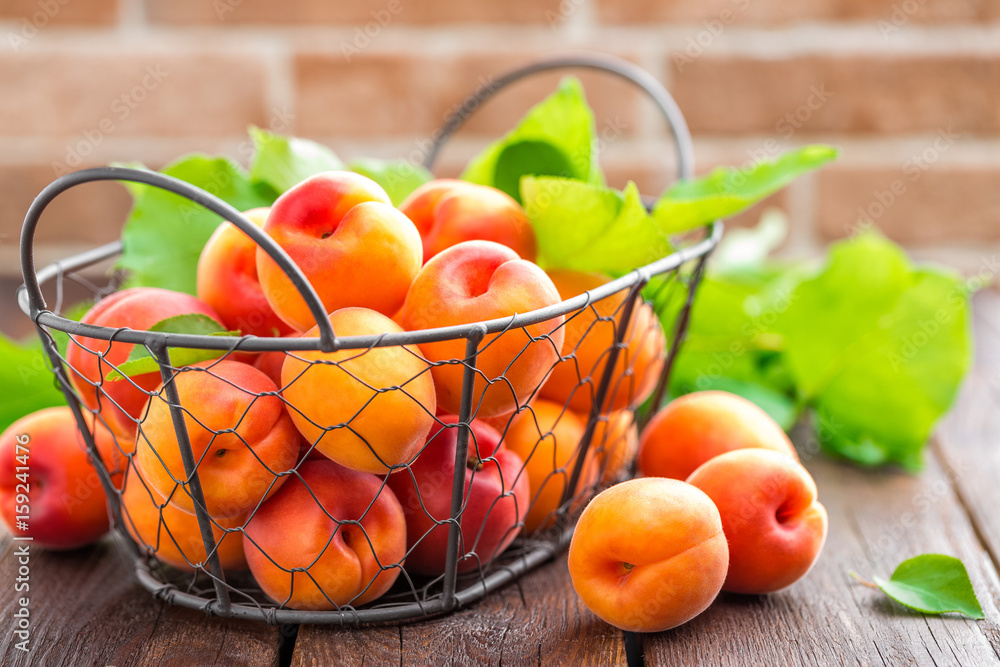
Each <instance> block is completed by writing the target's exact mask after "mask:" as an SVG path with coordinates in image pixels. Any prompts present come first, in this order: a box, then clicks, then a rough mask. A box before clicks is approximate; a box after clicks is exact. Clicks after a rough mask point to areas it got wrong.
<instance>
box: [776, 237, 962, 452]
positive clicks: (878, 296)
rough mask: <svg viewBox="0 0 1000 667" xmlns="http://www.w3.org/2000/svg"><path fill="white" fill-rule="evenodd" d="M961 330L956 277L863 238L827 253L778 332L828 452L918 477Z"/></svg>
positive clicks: (947, 389) (950, 395)
mask: <svg viewBox="0 0 1000 667" xmlns="http://www.w3.org/2000/svg"><path fill="white" fill-rule="evenodd" d="M969 322H970V310H969V298H968V294H967V292H966V290H965V288H964V284H963V283H962V281H961V279H960V277H959V276H957V275H954V274H952V273H946V272H943V271H937V270H932V269H927V268H918V267H914V266H913V265H912V264H911V263H910V261H909V259H908V258H907V257H906V255H905V254H904V253H903V252H902V250H900V249H899V248H898V247H897V246H895V245H894V244H892V243H891V242H889V241H888V240H886V239H884V238H882V237H881V236H878V235H876V234H866V235H863V236H861V237H858V238H856V239H854V240H851V241H845V242H841V243H838V244H836V245H835V246H833V248H832V249H831V252H830V258H829V261H828V263H827V265H826V266H825V268H824V269H823V270H822V271H821V272H820V273H819V274H818V275H817V276H815V277H814V278H812V279H810V280H806V281H804V282H803V283H802V284H801V285H799V287H798V288H797V289H796V291H795V293H794V294H793V297H792V299H791V306H790V307H789V308H788V309H787V311H786V312H785V313H784V315H783V317H782V318H781V320H780V321H779V322H778V323H777V325H776V329H777V331H778V332H780V334H781V335H782V336H784V339H785V361H786V367H787V368H788V370H789V373H790V375H791V377H792V380H793V381H794V383H795V385H796V387H797V388H798V391H799V394H800V399H801V400H802V401H803V402H809V403H811V404H813V405H814V406H815V407H816V410H817V414H818V417H819V422H820V428H819V436H820V440H821V442H822V443H823V445H824V446H825V447H826V448H827V449H828V450H829V451H831V452H834V453H836V454H839V455H841V456H844V457H847V458H849V459H851V460H853V461H855V462H858V463H862V464H865V465H876V464H882V463H898V464H901V465H903V466H905V467H907V468H909V469H918V468H919V467H920V465H921V454H922V451H923V447H924V445H925V443H926V441H927V439H928V437H929V436H930V433H931V431H932V429H933V427H934V424H935V423H936V422H937V420H938V419H939V418H940V417H941V416H942V414H944V412H945V411H946V410H947V409H948V407H949V406H950V405H951V403H952V402H953V401H954V399H955V396H956V394H957V392H958V388H959V384H960V383H961V380H962V378H963V377H964V375H965V373H966V371H967V370H968V368H969V365H970V362H971V335H970V331H969Z"/></svg>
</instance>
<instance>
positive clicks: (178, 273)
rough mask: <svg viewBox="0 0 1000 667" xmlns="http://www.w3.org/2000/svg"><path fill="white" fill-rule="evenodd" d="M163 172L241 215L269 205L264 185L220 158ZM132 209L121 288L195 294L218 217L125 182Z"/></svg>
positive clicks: (201, 158)
mask: <svg viewBox="0 0 1000 667" xmlns="http://www.w3.org/2000/svg"><path fill="white" fill-rule="evenodd" d="M163 173H165V174H167V175H169V176H173V177H174V178H179V179H180V180H182V181H187V182H188V183H191V184H192V185H197V186H198V187H200V188H202V189H204V190H206V191H208V192H210V193H212V194H214V195H215V196H217V197H219V198H220V199H222V200H223V201H225V202H226V203H228V204H230V205H231V206H233V207H235V208H237V209H238V210H241V211H246V210H248V209H252V208H258V207H261V206H270V205H271V203H272V202H273V201H274V193H273V192H272V191H271V190H270V187H269V186H261V185H260V184H254V183H252V182H251V181H250V179H249V177H248V176H247V174H246V172H245V171H243V169H241V168H240V167H239V166H237V165H236V164H235V163H233V162H232V161H230V160H228V159H226V158H221V157H209V156H206V155H189V156H187V157H184V158H181V159H180V160H178V161H177V162H174V163H173V164H171V165H169V166H167V167H165V168H164V169H163ZM128 189H129V190H130V191H131V192H132V196H133V199H134V201H133V204H132V211H131V213H130V214H129V217H128V220H127V221H126V222H125V229H124V230H123V231H122V244H123V248H122V254H121V257H120V259H119V261H118V265H117V266H118V268H120V269H124V270H126V271H127V272H128V278H127V280H126V286H127V287H136V286H144V287H162V288H165V289H171V290H175V291H178V292H187V293H188V294H195V293H196V292H197V289H196V273H197V266H198V257H199V256H200V255H201V250H202V248H204V247H205V243H206V242H207V241H208V238H209V236H211V235H212V232H213V231H215V228H216V227H218V226H219V223H221V222H222V219H221V218H220V217H219V216H217V215H215V214H214V213H212V212H210V211H208V210H207V209H205V208H203V207H202V206H200V205H199V204H196V203H194V202H192V201H190V200H188V199H186V198H184V197H181V196H179V195H176V194H173V193H171V192H167V191H166V190H161V189H160V188H156V187H152V186H148V185H142V184H137V183H131V184H128Z"/></svg>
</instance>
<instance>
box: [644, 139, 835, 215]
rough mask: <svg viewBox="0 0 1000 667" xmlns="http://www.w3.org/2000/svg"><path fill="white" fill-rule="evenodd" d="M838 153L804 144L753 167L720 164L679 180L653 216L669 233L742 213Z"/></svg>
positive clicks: (658, 204) (657, 204) (655, 208)
mask: <svg viewBox="0 0 1000 667" xmlns="http://www.w3.org/2000/svg"><path fill="white" fill-rule="evenodd" d="M837 154H838V151H837V149H836V148H833V147H831V146H824V145H814V146H805V147H803V148H800V149H798V150H794V151H790V152H788V153H785V154H784V155H782V156H781V157H779V158H778V159H777V160H773V161H763V162H759V163H756V164H754V165H753V166H752V167H750V168H744V169H741V168H735V167H720V168H719V169H716V170H715V171H713V172H712V173H711V174H709V175H708V176H705V177H703V178H697V179H694V180H689V181H679V182H678V183H676V184H675V185H674V186H673V187H671V188H670V189H669V190H667V191H666V193H664V194H663V196H662V197H660V199H659V200H658V201H657V202H656V206H655V207H654V208H653V217H654V218H656V219H657V221H658V222H659V223H660V226H661V228H662V229H663V230H664V231H665V232H668V233H670V234H676V233H679V232H684V231H687V230H689V229H694V228H695V227H698V226H700V225H705V224H708V223H710V222H712V221H713V220H719V219H721V218H726V217H729V216H731V215H734V214H736V213H739V212H740V211H742V210H743V209H746V208H748V207H750V206H752V205H753V204H755V203H757V202H759V201H760V200H762V199H764V198H765V197H767V196H768V195H770V194H773V193H774V192H777V191H778V190H780V189H781V188H783V187H785V186H786V185H788V184H789V183H791V182H792V181H793V180H795V179H796V178H798V177H799V176H801V175H802V174H804V173H806V172H808V171H811V170H813V169H818V168H819V167H821V166H823V165H824V164H826V163H827V162H830V161H831V160H833V159H834V158H836V157H837Z"/></svg>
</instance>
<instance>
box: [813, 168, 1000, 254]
mask: <svg viewBox="0 0 1000 667" xmlns="http://www.w3.org/2000/svg"><path fill="white" fill-rule="evenodd" d="M998 183H1000V167H995V166H994V167H976V166H962V165H950V164H949V165H946V164H941V163H937V164H931V165H930V168H928V169H927V170H926V171H920V170H919V165H917V163H915V162H910V163H907V165H906V166H899V167H895V168H894V167H852V166H848V165H838V166H833V167H828V168H826V169H824V170H822V171H821V172H820V173H819V175H818V188H817V203H816V207H817V213H816V220H817V227H818V230H819V232H820V234H821V235H822V236H823V238H826V239H834V238H840V237H843V236H848V235H850V234H851V233H852V232H854V231H855V230H857V229H859V226H858V221H859V219H865V218H867V219H868V220H870V221H871V222H872V223H874V224H875V226H877V227H879V228H880V229H881V230H882V231H883V232H885V233H886V235H888V236H889V237H890V238H892V239H895V240H897V241H899V242H901V243H915V244H917V243H933V242H941V241H962V240H972V241H996V240H1000V217H998V216H997V212H998V211H1000V188H998V187H997V184H998Z"/></svg>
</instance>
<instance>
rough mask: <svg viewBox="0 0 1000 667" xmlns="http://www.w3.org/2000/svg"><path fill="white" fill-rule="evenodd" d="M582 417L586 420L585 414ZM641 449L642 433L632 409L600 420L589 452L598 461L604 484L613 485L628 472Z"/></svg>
mask: <svg viewBox="0 0 1000 667" xmlns="http://www.w3.org/2000/svg"><path fill="white" fill-rule="evenodd" d="M581 418H582V419H584V420H586V419H587V417H583V416H582V415H581ZM638 449H639V430H638V428H637V427H636V424H635V416H634V415H633V413H632V411H631V410H616V411H614V412H612V413H611V414H608V415H601V416H600V417H598V419H597V422H596V423H595V424H594V434H593V435H592V436H591V437H590V448H589V450H590V451H591V452H593V455H594V456H595V457H596V458H597V461H598V465H599V467H600V470H601V477H600V483H601V484H611V483H612V482H614V481H616V480H617V479H618V478H619V477H620V476H621V475H622V474H624V473H627V472H628V469H629V466H630V465H631V464H632V461H633V460H634V459H635V453H636V451H637V450H638Z"/></svg>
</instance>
